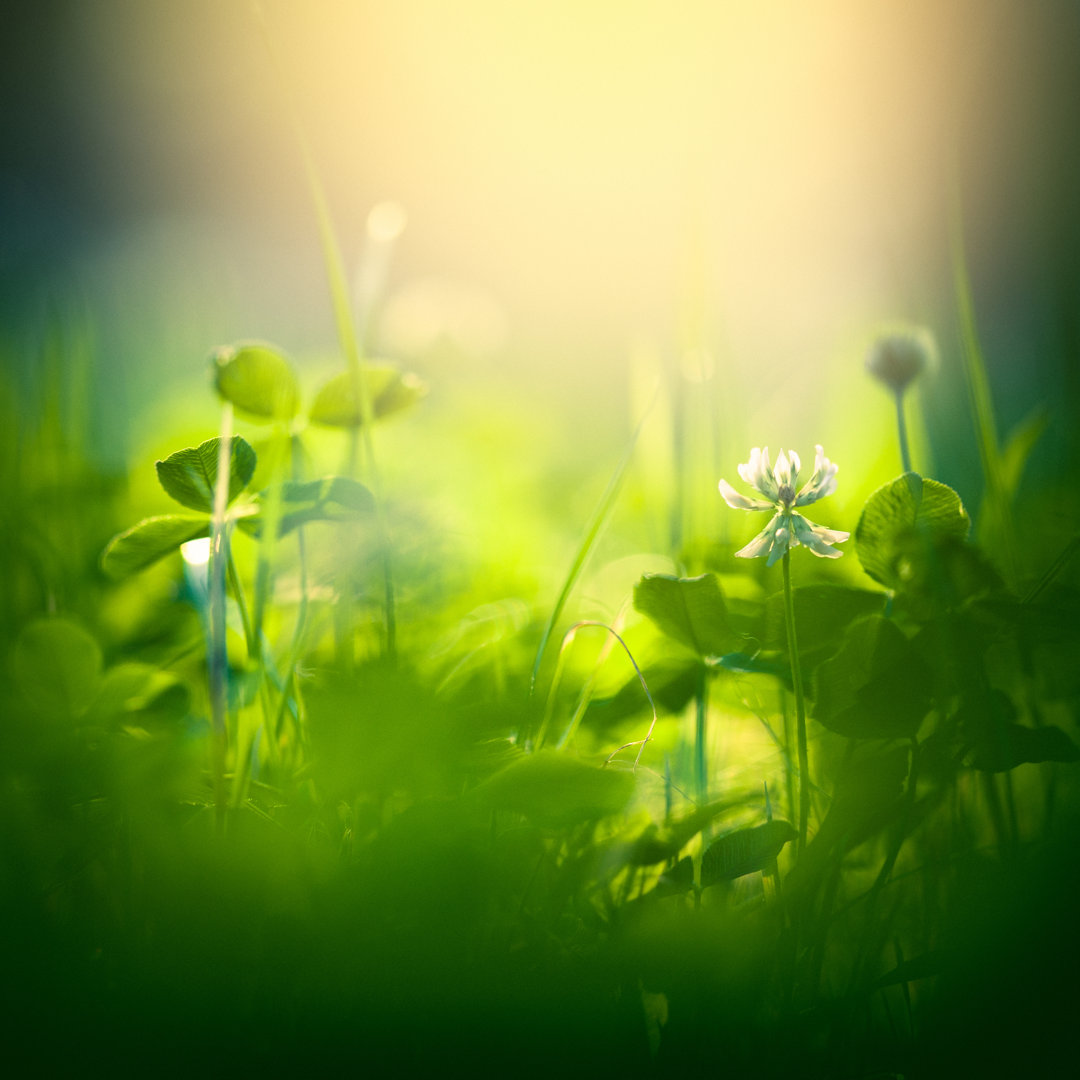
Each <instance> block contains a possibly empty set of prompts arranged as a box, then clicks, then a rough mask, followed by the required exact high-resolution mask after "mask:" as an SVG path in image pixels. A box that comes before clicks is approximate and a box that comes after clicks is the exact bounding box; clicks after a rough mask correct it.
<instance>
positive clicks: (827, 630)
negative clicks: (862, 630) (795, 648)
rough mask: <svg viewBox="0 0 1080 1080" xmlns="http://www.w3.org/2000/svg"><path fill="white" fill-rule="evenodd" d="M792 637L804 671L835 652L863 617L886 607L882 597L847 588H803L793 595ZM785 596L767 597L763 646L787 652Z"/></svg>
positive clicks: (816, 586) (845, 586)
mask: <svg viewBox="0 0 1080 1080" xmlns="http://www.w3.org/2000/svg"><path fill="white" fill-rule="evenodd" d="M792 600H793V602H794V606H795V635H796V637H797V638H798V640H799V651H800V654H801V656H802V658H803V669H804V670H807V669H808V668H810V667H813V666H814V665H815V664H816V663H819V662H820V661H821V660H823V659H825V654H827V653H829V652H832V651H833V650H835V648H836V646H837V644H838V642H839V641H840V640H841V639H842V638H843V636H844V631H845V630H846V629H847V628H848V626H849V625H850V624H851V623H852V622H854V621H855V620H856V619H858V618H861V617H862V616H864V615H877V614H880V613H881V611H882V610H883V609H884V607H885V594H884V593H881V592H877V591H875V590H871V589H853V588H851V587H850V586H848V585H803V586H802V587H800V588H798V589H795V590H794V592H793V594H792ZM785 618H786V617H785V612H784V594H783V593H782V592H781V593H777V594H776V595H774V596H771V597H769V600H768V602H767V604H766V607H765V646H766V648H769V649H777V650H780V651H783V652H786V651H787V627H786V625H785Z"/></svg>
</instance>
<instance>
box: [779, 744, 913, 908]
mask: <svg viewBox="0 0 1080 1080" xmlns="http://www.w3.org/2000/svg"><path fill="white" fill-rule="evenodd" d="M879 746H880V744H878V743H864V744H861V745H860V747H859V749H858V750H856V751H855V752H854V753H853V754H852V755H851V757H850V758H846V759H845V763H844V765H843V766H842V768H841V770H840V773H839V775H838V776H837V779H836V790H835V791H834V793H833V800H832V804H831V805H830V806H829V812H828V813H827V814H826V815H825V820H824V821H823V822H822V823H821V828H820V829H818V832H817V835H816V836H815V837H814V838H813V839H812V840H811V841H810V844H809V845H808V846H807V848H806V849H805V850H804V851H803V853H802V855H801V856H800V858H799V861H798V862H797V863H796V864H795V867H794V868H793V869H792V871H791V873H790V874H789V875H788V876H787V878H786V879H785V881H784V892H785V894H787V893H788V891H789V889H790V890H791V893H792V895H793V896H800V895H801V896H804V897H805V896H806V895H808V894H810V893H812V892H813V891H814V889H816V888H817V886H818V885H820V884H821V882H822V880H823V879H824V878H825V876H826V875H827V874H828V873H829V871H830V869H831V868H832V867H834V866H836V865H838V859H839V858H840V857H842V856H843V855H844V853H845V852H847V851H850V850H852V849H853V848H855V847H858V845H859V844H861V843H863V842H864V841H865V840H867V839H869V838H870V837H871V836H873V835H874V834H875V833H877V832H879V831H880V830H881V829H883V828H886V827H887V826H888V825H890V824H891V823H892V822H894V821H895V820H896V816H897V814H899V813H902V812H903V807H904V804H905V799H904V796H903V783H904V778H905V777H906V776H907V775H908V765H909V761H908V759H909V752H908V748H907V746H891V747H889V748H888V749H885V750H881V749H879Z"/></svg>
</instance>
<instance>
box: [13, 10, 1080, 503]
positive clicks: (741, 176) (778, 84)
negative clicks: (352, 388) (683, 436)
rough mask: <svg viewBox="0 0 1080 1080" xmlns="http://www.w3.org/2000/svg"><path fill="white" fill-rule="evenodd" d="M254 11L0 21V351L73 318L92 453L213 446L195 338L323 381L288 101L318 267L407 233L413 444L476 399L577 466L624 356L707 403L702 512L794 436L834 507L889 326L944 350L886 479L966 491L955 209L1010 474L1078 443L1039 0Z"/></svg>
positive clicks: (867, 440) (1051, 59)
mask: <svg viewBox="0 0 1080 1080" xmlns="http://www.w3.org/2000/svg"><path fill="white" fill-rule="evenodd" d="M260 10H261V12H262V15H261V16H260V15H259V14H258V13H257V9H256V6H255V5H253V4H250V3H248V2H246V0H231V2H221V0H185V2H183V3H177V2H168V0H151V2H147V0H98V2H95V3H93V4H86V3H80V2H78V0H34V2H28V0H21V2H17V3H12V4H9V5H8V6H7V10H6V18H5V30H4V33H3V35H2V36H0V85H2V94H3V106H4V107H3V109H2V111H0V281H2V299H0V304H2V309H0V315H2V332H3V336H4V341H5V348H4V356H5V366H6V367H8V368H9V369H11V371H10V372H9V374H11V375H12V377H13V379H14V380H15V381H16V382H17V383H25V382H26V381H27V380H28V379H32V369H33V367H34V365H35V363H36V362H37V361H36V360H35V357H37V356H38V355H39V351H38V346H39V343H40V339H41V337H42V335H43V334H44V333H45V332H46V331H45V329H44V328H45V327H46V326H49V325H53V326H55V324H56V319H57V318H58V317H59V318H61V320H62V321H63V320H66V321H67V323H68V324H70V325H73V326H77V327H78V329H77V331H75V333H77V334H78V335H82V336H83V337H85V336H87V335H88V336H89V337H90V338H91V339H92V352H93V355H94V371H95V378H94V379H93V380H92V386H91V388H90V389H89V390H88V391H87V393H88V394H90V395H91V398H92V400H91V402H90V406H91V411H92V413H93V416H94V418H95V419H94V423H95V425H96V447H97V451H98V452H99V453H100V454H101V455H102V457H103V459H104V460H105V461H107V462H112V463H114V464H118V463H121V462H125V461H128V460H130V459H131V457H132V456H133V455H134V456H135V457H136V458H139V459H145V458H146V456H147V453H148V451H149V450H151V449H152V450H153V452H157V446H156V444H155V443H154V439H155V438H159V439H161V440H165V439H166V437H167V432H166V430H165V429H167V428H169V427H171V426H177V425H181V424H184V423H188V422H189V419H190V417H189V418H186V419H185V418H184V416H183V413H184V408H185V406H189V407H190V410H191V416H195V417H200V418H201V419H200V420H199V423H202V424H203V425H204V426H209V430H210V431H212V430H213V424H214V422H215V419H214V408H213V404H212V398H211V396H210V395H209V393H208V391H207V389H206V387H207V380H206V368H205V358H206V356H207V354H208V351H209V350H210V348H212V347H213V346H215V345H218V344H221V343H222V342H226V341H232V340H236V339H240V338H252V337H258V338H264V339H268V340H270V341H273V342H275V343H276V344H278V345H279V346H281V347H282V348H284V349H285V350H287V351H288V352H289V353H290V354H291V355H292V356H294V357H295V358H296V360H297V363H298V365H299V366H300V368H301V370H302V371H304V370H306V369H307V368H309V367H310V368H312V369H313V368H315V367H318V365H319V364H320V363H322V364H323V365H324V367H325V365H326V364H327V363H331V362H332V360H331V359H330V358H332V357H333V354H334V352H335V349H336V340H335V332H334V323H333V318H332V313H331V308H330V301H329V295H328V290H327V288H326V283H325V274H324V270H323V264H322V256H321V252H320V248H319V240H318V233H317V227H316V222H315V216H314V213H313V210H312V205H311V199H310V194H309V191H308V189H307V186H306V180H305V176H304V172H303V164H302V157H301V154H300V152H299V150H298V146H297V141H296V138H295V133H294V130H293V128H292V125H291V121H290V110H289V106H288V105H287V104H286V98H287V97H288V98H291V100H292V101H293V102H295V106H296V110H297V113H298V115H299V118H300V121H301V123H302V125H303V127H304V129H305V130H306V132H307V135H308V138H309V140H310V144H311V148H312V153H313V156H314V159H315V162H316V163H317V166H318V168H319V170H320V172H321V175H322V177H323V180H324V183H325V186H326V189H327V194H328V198H329V202H330V206H331V210H332V213H333V215H334V218H335V221H336V224H337V227H338V231H339V237H340V242H341V246H342V249H343V253H344V256H345V260H346V263H347V265H348V266H349V268H350V269H352V268H355V267H357V266H358V263H359V259H360V256H361V252H362V248H363V236H364V228H365V222H366V220H367V218H368V215H369V213H370V211H371V209H372V207H373V206H375V205H376V204H378V203H380V202H382V201H384V200H395V201H396V202H398V203H400V204H401V206H402V207H403V208H404V210H405V212H406V214H407V220H408V224H407V227H406V228H405V230H404V232H403V234H402V236H401V238H400V241H399V243H398V244H397V248H396V251H395V255H394V260H393V263H392V266H391V268H390V274H389V281H388V286H387V290H386V294H385V301H386V302H385V304H384V305H383V307H382V309H381V312H380V317H379V320H378V322H377V325H376V326H375V327H374V333H373V344H374V345H375V346H376V349H377V351H379V352H381V353H383V354H385V355H388V356H390V357H393V358H394V359H396V360H398V361H399V362H401V363H402V364H404V365H405V366H408V367H412V368H414V369H416V370H418V371H420V372H421V373H422V374H423V375H424V376H425V377H426V378H427V379H428V380H429V381H430V382H431V384H432V387H433V393H432V396H431V401H430V403H429V404H428V405H427V406H426V408H428V409H429V414H430V416H431V417H432V418H433V419H432V420H431V421H430V423H431V424H433V425H435V428H434V430H437V429H438V427H437V425H438V417H439V416H443V417H444V419H445V421H446V430H448V431H449V430H454V429H455V428H456V430H459V431H460V430H461V425H462V423H463V422H465V423H467V424H469V425H471V426H470V427H469V430H471V431H473V432H474V434H476V433H477V432H479V428H477V427H476V426H475V425H473V422H474V421H475V420H476V415H475V414H477V413H481V412H482V413H483V414H484V415H485V416H486V417H487V421H486V422H492V423H494V421H493V420H492V418H491V414H492V411H493V409H492V405H491V403H493V402H496V401H498V402H502V403H505V404H506V408H508V409H510V411H511V413H512V414H513V416H514V417H515V418H514V419H513V421H507V422H506V424H505V425H504V426H505V427H506V428H507V430H505V431H503V430H501V429H500V430H498V431H497V432H496V433H495V434H493V435H492V436H491V438H492V439H493V440H495V441H496V442H497V441H498V440H499V439H502V438H504V437H506V438H513V437H516V438H517V439H518V440H519V449H520V451H521V453H522V454H523V455H524V454H527V443H528V440H529V439H532V438H535V437H537V432H538V430H542V431H544V432H547V433H548V436H549V438H550V439H551V440H553V441H555V442H558V441H559V440H560V439H562V440H570V441H572V443H573V446H572V451H573V453H574V454H575V455H577V459H578V460H579V461H581V460H586V459H592V458H593V457H594V456H595V460H596V462H597V468H598V469H599V470H600V474H601V475H602V474H604V473H605V472H606V471H607V470H609V469H610V467H611V465H612V464H613V463H614V461H615V460H617V457H618V454H619V452H620V449H621V447H622V445H623V444H624V442H625V439H626V437H627V433H628V432H629V430H631V428H632V425H633V422H634V419H635V418H636V416H637V415H638V414H639V413H640V411H641V409H642V408H643V405H644V402H645V401H646V400H647V399H648V398H649V394H650V391H649V387H650V386H651V385H652V384H653V382H654V381H655V376H656V374H657V373H658V372H661V371H667V372H669V373H670V372H671V371H673V370H674V371H679V372H681V375H682V377H683V382H684V383H685V385H687V386H689V387H691V388H693V387H694V386H697V385H700V384H708V386H709V388H710V393H709V394H708V395H707V397H708V401H709V402H710V405H709V408H710V409H711V410H712V415H711V419H710V417H706V424H705V426H707V427H708V428H709V429H710V432H711V434H710V435H709V436H708V437H707V438H706V439H705V440H704V442H702V443H701V445H700V446H698V447H696V449H695V448H692V449H693V452H694V453H695V454H697V455H698V458H697V460H698V461H699V463H700V464H701V467H702V472H703V475H704V476H705V477H706V478H709V488H710V491H713V492H714V491H715V478H716V477H717V476H718V475H728V476H731V475H733V473H734V465H735V463H736V462H737V461H741V460H745V455H746V453H747V451H748V449H749V447H750V446H751V445H757V444H763V443H769V444H771V445H772V446H774V447H778V446H779V445H781V444H783V445H795V446H796V447H798V448H799V449H800V450H801V451H802V453H803V457H804V460H805V459H808V458H810V457H811V456H812V447H813V444H814V443H816V442H823V443H824V444H825V446H826V451H827V452H828V453H829V454H830V456H831V457H833V458H834V459H835V460H838V461H841V462H842V463H843V468H844V470H845V472H844V478H845V483H846V484H847V485H850V486H848V487H847V492H848V493H849V495H850V498H851V500H852V501H851V507H852V512H854V508H855V507H856V502H855V500H856V498H861V497H863V496H864V495H865V493H866V491H867V490H869V489H870V488H872V487H873V486H874V484H876V483H878V482H880V481H881V480H882V479H884V478H885V477H887V476H889V475H894V474H895V472H897V471H899V470H898V462H897V461H895V460H893V459H894V457H895V449H894V441H893V440H894V433H893V430H892V412H891V406H890V404H889V401H888V399H887V396H886V395H884V394H883V393H881V391H880V388H878V387H876V386H873V385H872V384H870V382H869V380H867V379H866V378H865V377H864V376H863V374H862V359H863V356H864V354H865V350H866V346H867V343H868V341H869V340H870V338H871V336H872V334H873V333H874V331H875V329H876V328H877V327H878V326H879V325H880V324H881V323H882V322H883V321H892V320H895V319H907V320H914V321H916V322H919V323H924V324H926V325H928V326H929V327H930V328H931V329H932V330H933V331H934V333H935V334H936V336H937V338H938V342H939V348H940V353H941V365H940V368H939V370H938V371H937V373H936V375H935V378H934V379H933V380H930V381H928V382H927V383H925V384H924V386H923V388H922V391H923V397H924V401H923V408H922V410H921V411H920V416H919V417H917V418H915V423H916V428H917V430H916V434H915V439H916V445H917V448H918V452H917V455H916V456H917V459H918V461H917V467H918V466H919V464H920V463H921V467H922V468H923V470H924V471H925V472H933V473H934V474H935V475H938V476H940V477H941V478H942V479H944V480H947V481H948V482H950V483H952V484H953V485H954V486H956V487H957V488H958V489H959V490H960V491H961V494H962V495H964V496H965V499H967V500H968V501H970V502H975V501H977V499H978V494H979V492H978V483H979V479H978V477H979V470H978V462H977V455H976V452H975V448H974V442H973V440H972V438H971V433H970V424H969V420H968V418H967V408H966V405H965V399H964V393H963V388H962V385H963V384H962V380H961V377H960V367H959V360H958V356H959V350H958V344H957V335H956V321H955V315H954V307H955V305H954V299H953V293H952V285H951V274H950V265H949V248H948V220H949V205H950V192H951V191H952V190H956V191H958V192H959V193H960V196H961V205H962V213H963V218H964V225H965V230H966V233H965V236H966V247H967V254H968V258H969V264H970V270H971V274H972V278H973V286H974V293H975V304H976V317H977V319H978V324H979V330H980V335H981V339H982V344H983V348H984V352H985V354H986V362H987V365H988V368H989V372H990V377H991V381H992V383H993V386H994V393H995V401H996V406H997V410H998V420H999V426H1000V428H1001V430H1002V431H1003V432H1007V431H1008V430H1009V429H1010V428H1011V427H1012V426H1014V425H1015V424H1016V423H1017V422H1019V421H1020V420H1021V419H1022V418H1023V417H1025V416H1027V415H1029V413H1030V411H1031V410H1032V409H1033V408H1035V407H1037V406H1038V405H1039V404H1040V403H1047V404H1049V405H1051V406H1052V412H1053V415H1052V417H1051V425H1050V428H1049V430H1048V432H1047V434H1046V436H1045V437H1044V438H1043V440H1042V441H1041V443H1040V445H1039V447H1038V448H1037V452H1036V454H1035V456H1034V458H1033V460H1032V465H1031V469H1032V471H1033V472H1036V473H1037V472H1038V470H1039V469H1040V468H1044V469H1045V468H1046V467H1047V463H1049V462H1053V461H1060V460H1061V457H1062V455H1063V454H1064V455H1069V454H1071V453H1073V452H1074V451H1075V443H1074V442H1073V439H1072V435H1071V429H1072V426H1073V425H1072V424H1071V417H1072V416H1073V415H1074V414H1075V405H1076V402H1077V399H1078V382H1077V368H1078V367H1080V365H1078V364H1077V360H1078V353H1080V330H1078V314H1077V313H1078V312H1080V287H1078V282H1080V270H1078V265H1077V262H1078V255H1077V253H1078V251H1080V243H1078V241H1080V203H1078V200H1077V198H1076V190H1077V188H1076V176H1077V175H1078V171H1080V169H1078V167H1080V125H1078V124H1077V116H1076V112H1077V109H1076V103H1077V101H1080V5H1077V4H1076V3H1074V2H1071V0H1061V2H1052V0H1040V2H1037V3H1030V2H1024V3H1021V2H1018V0H997V2H991V0H950V2H948V3H941V2H937V0H934V2H931V0H914V2H905V3H883V4H873V5H870V4H865V3H861V2H859V0H817V2H814V3H794V2H792V3H784V2H766V3H761V2H754V3H742V2H730V3H729V2H724V3H716V2H705V0H700V2H697V0H686V2H682V3H675V4H672V3H659V2H644V0H617V2H616V0H590V2H588V3H581V2H580V0H543V2H529V0H455V2H454V3H452V4H449V3H444V2H441V0H367V2H361V0H314V2H310V3H305V4H303V5H299V4H294V3H287V2H284V0H264V2H263V3H262V4H261V5H260ZM264 27H265V34H264V29H263V28H264ZM266 37H268V38H269V39H270V41H271V42H272V43H273V47H274V49H275V50H276V52H277V54H278V58H279V61H280V69H279V70H275V64H274V62H273V61H272V60H271V57H270V53H269V52H268V49H267V44H266V40H265V39H266ZM481 399H482V400H481ZM512 402H516V403H517V404H516V405H511V404H510V403H512ZM500 408H501V406H500ZM440 410H442V411H440ZM661 414H664V410H663V409H661V410H659V411H658V414H657V415H658V417H661ZM666 415H667V416H668V417H669V420H670V417H671V416H672V415H674V416H675V417H676V422H678V415H677V413H671V412H670V411H669V412H668V413H667V414H666ZM530 417H532V418H533V419H534V420H535V425H536V426H535V429H533V428H530V426H529V418H530ZM665 422H667V421H664V420H663V419H662V417H661V419H658V420H657V421H656V424H655V426H656V428H657V432H656V433H655V438H654V442H655V446H654V447H653V448H652V450H649V451H648V453H647V455H646V456H647V458H648V459H649V460H650V461H653V462H656V461H658V460H660V458H661V457H662V456H663V452H664V449H663V448H664V446H665V445H666V443H667V441H668V440H669V436H670V432H665V431H663V424H664V423H665ZM163 425H164V428H163ZM477 437H478V438H481V441H483V440H482V432H481V433H479V434H477ZM647 441H648V440H647ZM774 453H775V449H774ZM703 482H704V481H703ZM843 491H844V488H843V487H842V490H841V495H840V498H841V499H842V500H843V499H844V498H845V496H844V494H843ZM590 497H591V496H590ZM714 501H715V502H718V501H719V500H714ZM586 505H588V503H586ZM838 506H839V509H840V511H841V512H843V511H845V510H846V508H847V503H846V502H843V501H842V502H840V503H839V504H838ZM716 513H717V519H716V520H717V521H720V520H721V514H722V511H721V510H720V508H717V511H716ZM835 523H836V524H839V521H837V522H835Z"/></svg>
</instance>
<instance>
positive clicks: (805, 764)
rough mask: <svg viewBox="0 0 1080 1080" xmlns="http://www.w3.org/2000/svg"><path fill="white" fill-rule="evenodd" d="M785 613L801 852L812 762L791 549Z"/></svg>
mask: <svg viewBox="0 0 1080 1080" xmlns="http://www.w3.org/2000/svg"><path fill="white" fill-rule="evenodd" d="M783 563H784V616H785V621H786V624H787V642H788V654H789V655H790V657H791V682H792V685H793V686H794V688H795V723H796V739H797V740H798V746H799V853H800V854H801V853H802V851H803V849H804V848H805V847H806V830H807V825H808V822H809V819H810V762H809V754H808V752H807V748H806V703H805V701H804V699H803V682H802V666H801V664H800V663H799V643H798V639H797V638H796V636H795V603H794V601H793V600H792V596H791V552H790V551H785V552H784V559H783Z"/></svg>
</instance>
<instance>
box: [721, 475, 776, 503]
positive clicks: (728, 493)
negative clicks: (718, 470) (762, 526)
mask: <svg viewBox="0 0 1080 1080" xmlns="http://www.w3.org/2000/svg"><path fill="white" fill-rule="evenodd" d="M720 494H721V495H722V496H723V498H724V502H726V503H727V504H728V506H730V507H731V508H732V509H733V510H772V509H773V504H772V503H771V502H764V501H762V500H761V499H751V498H748V497H747V496H746V495H740V494H739V493H738V492H737V491H736V490H735V489H734V488H733V487H732V486H731V485H730V484H729V483H728V482H727V481H726V480H721V481H720Z"/></svg>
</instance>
